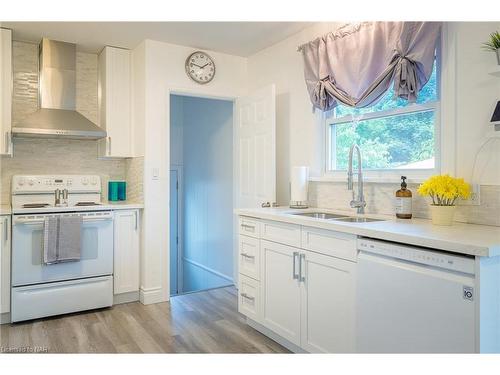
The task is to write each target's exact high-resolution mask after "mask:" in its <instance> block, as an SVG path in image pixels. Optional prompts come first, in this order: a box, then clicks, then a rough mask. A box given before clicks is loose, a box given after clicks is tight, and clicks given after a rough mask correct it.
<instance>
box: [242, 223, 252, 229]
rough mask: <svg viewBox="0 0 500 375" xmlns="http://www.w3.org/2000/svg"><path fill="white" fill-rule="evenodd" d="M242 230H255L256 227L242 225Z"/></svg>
mask: <svg viewBox="0 0 500 375" xmlns="http://www.w3.org/2000/svg"><path fill="white" fill-rule="evenodd" d="M241 227H242V228H245V229H251V230H255V225H249V224H241Z"/></svg>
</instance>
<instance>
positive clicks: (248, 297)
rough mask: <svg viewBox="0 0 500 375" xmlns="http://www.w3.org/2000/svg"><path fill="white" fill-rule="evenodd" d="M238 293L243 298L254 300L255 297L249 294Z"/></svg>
mask: <svg viewBox="0 0 500 375" xmlns="http://www.w3.org/2000/svg"><path fill="white" fill-rule="evenodd" d="M240 295H241V296H242V297H243V298H246V299H248V300H250V301H254V300H255V297H252V296H249V295H248V294H246V293H241V294H240Z"/></svg>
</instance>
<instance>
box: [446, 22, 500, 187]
mask: <svg viewBox="0 0 500 375" xmlns="http://www.w3.org/2000/svg"><path fill="white" fill-rule="evenodd" d="M499 29H500V23H499V22H495V23H488V22H460V23H456V24H454V25H453V30H454V31H455V35H456V46H457V48H456V77H457V78H456V93H457V96H456V106H455V110H456V174H457V175H458V176H463V177H464V178H466V179H469V178H471V177H472V165H473V163H474V155H476V153H477V152H478V150H479V148H480V146H481V144H483V143H484V142H485V141H486V140H487V139H488V138H489V137H491V135H492V128H493V127H492V126H491V124H490V123H489V121H490V119H491V115H492V114H493V109H494V106H495V104H496V103H497V101H498V100H500V78H498V77H493V76H491V75H489V74H487V73H488V72H489V71H491V70H493V69H494V68H495V67H496V64H497V62H496V58H495V54H494V53H492V52H489V53H488V52H485V51H483V50H482V49H481V43H483V42H485V41H487V39H488V36H489V34H490V33H491V32H493V31H495V30H499ZM444 125H445V126H447V125H449V124H444ZM497 136H500V134H498V132H497ZM475 179H476V181H477V182H479V183H481V184H484V185H500V139H498V140H497V141H496V142H490V143H489V144H488V145H487V146H486V147H485V148H484V150H483V151H482V152H481V153H480V154H479V155H478V159H477V166H476V172H475Z"/></svg>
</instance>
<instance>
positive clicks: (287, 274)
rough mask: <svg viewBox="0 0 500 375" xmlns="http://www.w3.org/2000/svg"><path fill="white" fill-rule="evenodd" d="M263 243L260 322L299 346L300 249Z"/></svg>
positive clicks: (268, 242) (262, 241)
mask: <svg viewBox="0 0 500 375" xmlns="http://www.w3.org/2000/svg"><path fill="white" fill-rule="evenodd" d="M260 244H261V283H262V284H261V297H262V322H261V323H262V325H264V326H265V327H267V328H269V329H270V330H272V331H273V332H275V333H277V334H278V335H280V336H282V337H283V338H285V339H287V340H288V341H290V342H291V343H293V344H295V345H300V284H299V280H298V276H297V275H298V254H299V249H297V248H294V247H291V246H287V245H281V244H278V243H274V242H270V241H265V240H261V242H260ZM294 263H295V266H294Z"/></svg>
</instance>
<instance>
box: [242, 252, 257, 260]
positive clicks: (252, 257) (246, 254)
mask: <svg viewBox="0 0 500 375" xmlns="http://www.w3.org/2000/svg"><path fill="white" fill-rule="evenodd" d="M241 256H242V257H245V258H249V259H255V255H250V254H248V253H241Z"/></svg>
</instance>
